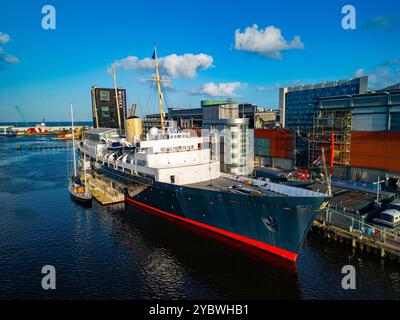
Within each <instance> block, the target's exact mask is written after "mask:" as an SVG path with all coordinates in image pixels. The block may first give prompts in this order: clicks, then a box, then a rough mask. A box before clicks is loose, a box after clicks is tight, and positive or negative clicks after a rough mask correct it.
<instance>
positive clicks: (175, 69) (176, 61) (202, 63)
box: [109, 53, 213, 78]
mask: <svg viewBox="0 0 400 320" xmlns="http://www.w3.org/2000/svg"><path fill="white" fill-rule="evenodd" d="M158 61H159V67H160V71H161V72H162V73H163V74H165V75H167V76H169V77H172V78H180V77H183V78H194V77H196V76H197V71H198V70H206V69H209V68H210V67H212V63H213V58H212V57H211V56H209V55H207V54H203V53H200V54H192V53H186V54H184V55H176V54H171V55H169V56H166V57H163V58H159V59H158ZM115 66H116V67H117V68H122V69H124V70H133V71H139V72H146V71H152V70H154V67H155V61H154V60H153V59H151V58H145V59H139V58H138V57H136V56H129V57H126V58H124V59H121V60H119V61H116V62H115ZM110 70H111V69H109V71H110Z"/></svg>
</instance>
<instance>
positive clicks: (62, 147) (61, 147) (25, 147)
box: [16, 143, 72, 151]
mask: <svg viewBox="0 0 400 320" xmlns="http://www.w3.org/2000/svg"><path fill="white" fill-rule="evenodd" d="M71 148H72V144H71V143H69V144H49V143H39V144H38V143H34V144H29V145H22V144H20V145H18V146H17V147H16V149H17V150H18V151H23V150H29V151H33V150H66V149H71Z"/></svg>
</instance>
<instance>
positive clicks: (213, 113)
mask: <svg viewBox="0 0 400 320" xmlns="http://www.w3.org/2000/svg"><path fill="white" fill-rule="evenodd" d="M239 108H240V105H239V104H237V103H229V104H227V103H224V104H222V105H217V104H202V110H203V123H202V128H203V130H208V132H210V133H211V134H213V133H216V138H217V139H219V143H218V145H219V159H220V170H221V171H222V172H226V173H232V174H237V175H248V174H251V173H252V172H253V167H254V133H253V132H254V130H253V129H250V128H249V123H250V121H249V118H245V117H240V116H239Z"/></svg>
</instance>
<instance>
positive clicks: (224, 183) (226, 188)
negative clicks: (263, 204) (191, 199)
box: [186, 177, 284, 196]
mask: <svg viewBox="0 0 400 320" xmlns="http://www.w3.org/2000/svg"><path fill="white" fill-rule="evenodd" d="M186 186H187V187H191V188H198V189H204V190H212V191H219V192H232V193H239V194H246V192H244V191H241V190H240V189H238V188H235V187H238V186H242V187H244V188H246V189H248V190H252V191H254V192H261V193H262V195H266V196H277V195H281V196H284V195H282V194H279V193H276V192H272V191H269V190H265V189H262V188H260V187H257V186H252V185H246V184H244V183H243V182H241V181H235V180H232V179H228V178H224V177H220V178H217V179H213V180H209V181H203V182H197V183H192V184H188V185H186Z"/></svg>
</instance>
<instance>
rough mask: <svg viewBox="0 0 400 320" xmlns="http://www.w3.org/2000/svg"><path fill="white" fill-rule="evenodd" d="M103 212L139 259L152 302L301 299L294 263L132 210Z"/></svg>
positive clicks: (117, 234)
mask: <svg viewBox="0 0 400 320" xmlns="http://www.w3.org/2000/svg"><path fill="white" fill-rule="evenodd" d="M99 211H103V212H102V216H103V218H102V219H107V220H108V219H110V217H112V219H113V220H114V222H113V224H114V233H115V235H116V236H117V237H118V238H119V239H120V240H121V242H122V245H123V246H124V247H126V248H128V249H129V250H131V251H132V252H133V253H134V254H135V255H136V256H137V257H138V261H139V270H140V272H141V276H142V277H143V279H144V282H145V286H146V287H147V288H148V290H149V291H150V292H151V295H150V296H149V295H147V297H149V298H205V297H207V298H213V297H214V298H220V299H221V298H222V299H224V298H231V299H264V298H268V299H274V298H275V299H281V298H283V299H284V298H288V299H289V298H290V299H296V298H299V297H300V291H299V286H298V279H297V270H296V267H295V265H294V264H293V263H289V262H285V261H284V260H282V259H280V258H278V257H275V256H272V255H269V254H265V253H263V252H261V251H259V250H257V249H252V248H249V247H248V246H246V245H241V244H239V243H237V242H236V241H231V240H229V239H227V238H225V237H222V236H219V235H216V234H213V233H210V232H208V231H204V230H201V229H199V228H196V227H192V226H190V225H187V224H183V223H181V222H177V221H173V222H171V221H169V220H165V219H164V218H161V217H158V216H153V215H151V214H149V213H147V212H144V211H142V210H139V209H137V208H134V207H131V206H127V208H126V210H125V211H118V212H115V211H111V212H110V211H109V210H104V209H101V210H99ZM104 211H106V212H104ZM136 271H137V270H136Z"/></svg>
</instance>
